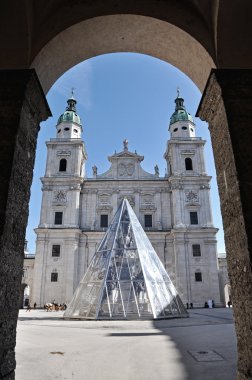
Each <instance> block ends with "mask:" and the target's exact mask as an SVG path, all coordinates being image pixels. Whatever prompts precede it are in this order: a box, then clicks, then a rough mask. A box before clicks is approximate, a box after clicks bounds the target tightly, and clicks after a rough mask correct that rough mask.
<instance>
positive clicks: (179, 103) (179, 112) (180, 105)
mask: <svg viewBox="0 0 252 380" xmlns="http://www.w3.org/2000/svg"><path fill="white" fill-rule="evenodd" d="M175 103H176V108H175V112H173V114H172V116H171V119H170V125H171V124H174V123H176V122H177V121H184V120H185V121H191V122H192V123H193V118H192V116H191V115H190V114H189V112H187V111H186V109H185V106H184V99H182V98H179V97H177V98H176V99H175Z"/></svg>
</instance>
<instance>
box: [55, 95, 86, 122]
mask: <svg viewBox="0 0 252 380" xmlns="http://www.w3.org/2000/svg"><path fill="white" fill-rule="evenodd" d="M76 103H77V102H76V100H75V99H74V97H73V96H71V98H69V99H68V101H67V107H66V110H65V112H64V113H63V114H62V115H60V117H59V119H58V122H57V125H59V124H60V123H62V122H68V123H69V122H70V123H75V124H79V125H82V124H81V118H80V116H79V115H78V114H77V113H76Z"/></svg>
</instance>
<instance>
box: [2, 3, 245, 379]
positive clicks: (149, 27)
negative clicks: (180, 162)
mask: <svg viewBox="0 0 252 380" xmlns="http://www.w3.org/2000/svg"><path fill="white" fill-rule="evenodd" d="M114 13H115V12H114ZM122 13H124V12H122ZM129 13H130V12H129ZM175 16H176V15H175ZM92 17H93V18H92V19H91V18H90V19H89V20H86V21H83V22H80V23H79V24H76V25H74V26H71V27H69V28H68V29H66V27H64V26H62V27H61V28H60V30H62V32H61V33H59V34H58V35H56V36H55V37H54V38H49V39H48V42H47V43H46V44H44V47H43V48H40V49H38V50H39V52H38V54H37V55H36V57H35V58H34V60H33V63H32V64H31V63H30V61H29V59H28V60H26V61H23V62H22V64H21V65H20V66H18V64H16V65H15V64H13V65H10V67H26V68H27V67H33V68H35V69H36V71H37V72H38V76H39V79H40V81H41V84H42V86H43V89H44V91H45V92H47V91H48V89H49V88H50V86H51V85H52V84H53V83H54V81H55V80H56V79H57V78H58V77H59V76H60V75H61V74H62V73H63V72H64V71H65V70H67V69H69V68H70V67H71V66H72V65H74V64H76V63H78V62H80V61H81V60H83V59H86V58H89V57H91V56H95V55H97V54H103V53H106V52H111V51H135V52H140V53H145V54H150V55H153V56H154V57H158V58H161V59H163V60H165V61H168V62H170V63H172V64H174V65H175V66H177V67H178V68H180V69H181V70H182V71H184V72H185V73H186V74H187V75H188V76H189V77H190V78H191V79H192V80H193V81H194V82H195V83H196V84H197V86H198V87H199V88H200V89H201V90H203V88H204V86H205V83H206V80H207V77H208V74H209V71H210V69H211V68H212V67H214V62H213V59H212V58H211V57H210V56H209V54H208V53H207V51H206V49H205V48H203V47H202V45H201V44H200V43H199V42H197V41H196V39H194V38H193V37H192V35H193V33H191V35H189V34H187V33H186V32H184V31H182V29H180V28H177V27H176V26H174V25H172V24H169V23H168V22H166V21H160V19H155V18H151V17H146V16H134V15H128V14H127V15H126V14H125V15H123V16H122V15H114V16H99V17H95V16H92ZM111 17H112V18H111ZM176 17H177V19H179V17H180V14H179V9H177V16H176ZM176 17H175V19H176ZM73 23H74V22H73ZM174 24H175V22H174ZM215 26H216V25H215ZM185 29H186V28H185ZM153 31H155V33H153ZM214 31H215V32H216V28H214ZM80 36H82V38H80ZM212 37H213V41H214V40H215V38H216V35H214V36H212ZM83 38H85V42H84V43H83V41H84V39H83ZM199 40H200V39H199ZM76 41H77V45H76V43H75V42H76ZM208 42H209V41H208ZM30 43H31V42H30ZM78 43H79V44H81V43H82V45H81V46H82V47H83V50H78V49H76V46H77V47H78ZM8 45H10V43H9V41H8ZM85 45H86V49H85ZM213 45H214V44H213ZM221 46H224V45H221ZM72 47H73V48H74V50H73V52H72V53H73V54H72V55H71V56H72V57H74V59H73V60H72V61H71V58H70V57H67V56H66V54H65V51H66V49H70V48H72ZM178 47H179V49H178ZM30 48H31V46H30V47H29V49H30ZM213 51H214V49H213V50H212V56H214V53H213ZM189 52H190V53H192V52H193V54H192V56H193V57H194V59H193V60H192V61H190V62H189V61H188V60H187V57H188V53H189ZM29 53H30V51H29ZM84 53H85V54H86V56H85V55H84ZM216 54H217V51H216ZM69 56H70V54H69ZM29 57H31V54H30V55H29ZM10 61H11V60H9V61H8V60H7V62H10ZM24 62H25V63H24ZM27 62H28V64H27ZM237 62H238V61H237ZM230 65H231V63H230V62H229V66H227V67H230ZM223 66H224V64H223V61H222V67H223ZM7 67H9V66H8V65H7ZM239 67H246V64H244V65H243V66H239ZM1 88H2V92H3V94H4V95H2V98H1V101H2V103H1V105H0V106H1V108H2V109H5V110H6V109H7V110H8V112H5V113H4V119H3V120H4V122H3V125H4V128H3V129H2V131H1V133H2V135H1V137H2V136H3V138H2V140H3V141H4V142H7V146H8V144H9V146H10V147H11V149H7V150H6V151H5V152H4V158H3V159H2V160H1V171H2V172H3V174H4V180H3V181H2V183H1V185H0V186H1V193H2V194H3V202H2V209H3V212H2V214H3V218H2V219H3V223H2V225H1V236H2V239H1V251H2V258H3V262H4V265H3V267H5V266H6V267H8V268H10V271H8V272H6V273H5V274H4V276H3V277H2V280H1V282H2V283H0V285H2V284H3V286H2V288H3V289H6V287H11V288H12V289H13V292H12V294H8V292H7V291H5V293H6V294H7V301H6V300H5V302H6V303H8V304H9V303H11V304H13V316H12V319H11V320H10V319H9V315H8V314H7V312H6V310H5V309H4V305H5V303H4V305H3V306H2V307H3V313H2V320H3V321H4V322H3V331H4V337H5V339H4V340H3V342H4V343H3V348H2V352H3V354H2V358H1V362H2V363H4V364H5V365H7V366H2V367H1V368H5V373H4V374H3V376H5V377H6V376H8V377H6V378H13V376H14V375H13V373H14V372H13V371H14V368H15V360H14V347H15V324H16V318H17V309H18V298H19V297H18V294H19V290H20V279H21V271H22V259H23V258H22V251H23V244H24V231H25V225H26V222H27V210H28V201H29V188H30V185H31V179H32V170H33V165H34V155H35V148H36V139H37V132H38V125H39V122H40V121H42V120H45V119H46V118H47V117H48V116H49V115H50V110H49V108H48V105H47V103H46V100H45V98H44V94H43V91H42V89H41V87H40V83H39V80H38V78H37V76H36V74H35V71H32V70H16V71H15V72H2V73H1ZM251 93H252V73H251V70H239V69H235V70H215V71H213V72H212V74H211V76H210V78H209V80H208V82H207V87H206V90H205V92H204V94H203V99H202V102H201V104H200V107H199V110H198V115H199V116H200V117H201V118H202V119H204V120H206V121H208V122H209V123H210V131H211V134H212V139H213V147H214V154H215V159H216V163H217V176H218V183H219V189H220V193H221V194H220V195H221V203H222V213H223V218H224V229H225V232H226V245H227V249H228V251H229V257H228V266H229V276H230V280H231V283H232V285H233V290H234V291H233V292H232V296H233V301H234V312H235V318H236V329H237V333H238V346H239V362H238V373H239V378H240V379H243V378H244V379H245V378H251V373H252V368H251V362H252V361H251V350H252V348H251V344H252V343H251V342H252V339H251V338H252V329H251V318H250V319H245V318H244V315H248V316H251V314H252V301H251V294H252V291H251V284H252V269H251V239H252V224H251V223H250V221H251V215H252V210H251V209H250V207H251V206H250V205H251V199H250V194H251V192H250V191H249V192H248V191H247V190H248V188H250V187H251V183H252V171H251V167H250V166H249V164H250V163H251V161H252V153H251V149H250V147H249V144H247V141H248V139H249V141H252V132H251V130H249V129H248V128H247V126H248V124H250V123H251V120H250V118H251V116H250V115H251V114H252V113H251V106H250V104H248V103H249V102H248V101H247V99H249V98H251ZM237 126H239V128H238V127H237ZM10 129H11V130H12V132H13V133H12V134H11V136H9V130H10ZM241 131H242V132H243V133H241ZM7 136H8V137H7ZM223 157H224V159H223ZM244 162H245V163H246V165H245V166H244ZM19 205H22V207H19ZM10 273H11V274H10ZM5 293H4V294H5ZM13 326H14V327H13ZM247 332H248V333H247ZM7 337H8V340H7ZM9 342H11V344H10V343H9ZM6 363H7V364H6ZM1 375H2V373H1ZM249 376H250V377H249Z"/></svg>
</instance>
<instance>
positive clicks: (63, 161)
mask: <svg viewBox="0 0 252 380" xmlns="http://www.w3.org/2000/svg"><path fill="white" fill-rule="evenodd" d="M66 169H67V160H66V159H65V158H62V159H61V160H60V164H59V171H60V172H65V171H66Z"/></svg>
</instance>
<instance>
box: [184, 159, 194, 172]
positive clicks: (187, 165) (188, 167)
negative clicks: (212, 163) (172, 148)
mask: <svg viewBox="0 0 252 380" xmlns="http://www.w3.org/2000/svg"><path fill="white" fill-rule="evenodd" d="M185 168H186V170H193V164H192V159H191V158H190V157H186V159H185Z"/></svg>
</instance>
